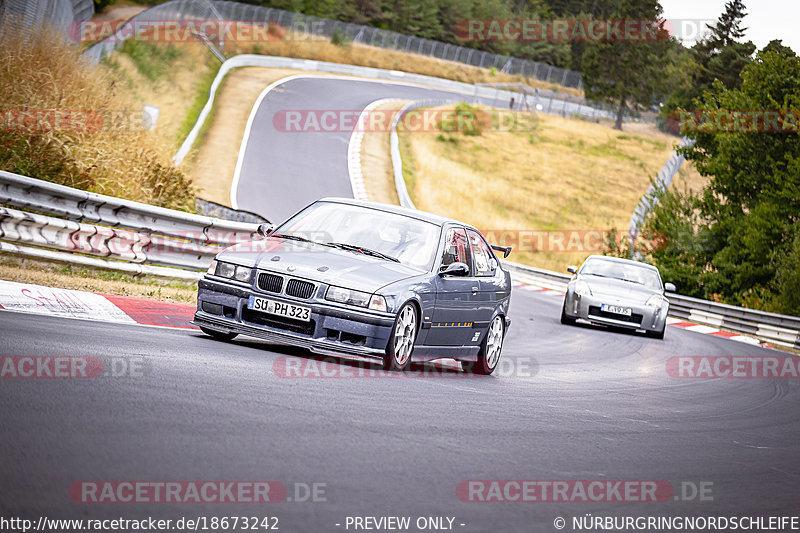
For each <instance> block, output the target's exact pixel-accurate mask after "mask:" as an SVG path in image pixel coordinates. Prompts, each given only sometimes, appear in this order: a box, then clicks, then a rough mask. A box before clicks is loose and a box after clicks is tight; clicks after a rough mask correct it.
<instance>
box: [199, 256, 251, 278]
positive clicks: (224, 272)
mask: <svg viewBox="0 0 800 533" xmlns="http://www.w3.org/2000/svg"><path fill="white" fill-rule="evenodd" d="M211 267H215V271H214V273H215V274H216V275H217V276H219V277H221V278H228V279H235V280H236V281H243V282H248V281H250V274H251V272H252V271H253V269H251V268H250V267H246V266H242V265H234V264H232V263H225V262H223V261H217V260H214V261H212V263H211ZM211 267H208V272H209V273H211Z"/></svg>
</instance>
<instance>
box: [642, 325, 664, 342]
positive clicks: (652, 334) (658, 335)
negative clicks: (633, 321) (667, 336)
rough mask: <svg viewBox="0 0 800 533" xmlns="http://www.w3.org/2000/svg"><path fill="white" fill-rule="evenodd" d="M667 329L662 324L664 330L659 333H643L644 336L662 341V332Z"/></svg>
mask: <svg viewBox="0 0 800 533" xmlns="http://www.w3.org/2000/svg"><path fill="white" fill-rule="evenodd" d="M666 329H667V325H666V324H664V329H662V330H661V331H645V335H647V336H648V337H653V338H654V339H661V340H663V339H664V331H665V330H666Z"/></svg>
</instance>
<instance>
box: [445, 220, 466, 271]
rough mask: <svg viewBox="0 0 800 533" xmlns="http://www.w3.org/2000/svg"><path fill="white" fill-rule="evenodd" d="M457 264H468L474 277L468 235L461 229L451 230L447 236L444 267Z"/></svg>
mask: <svg viewBox="0 0 800 533" xmlns="http://www.w3.org/2000/svg"><path fill="white" fill-rule="evenodd" d="M457 262H460V263H464V264H466V265H467V266H468V267H469V269H470V275H472V274H471V272H472V255H471V254H470V249H469V244H468V243H467V234H466V233H465V232H464V230H463V229H461V228H450V229H448V230H447V234H446V236H445V241H444V254H443V255H442V266H447V265H449V264H451V263H457Z"/></svg>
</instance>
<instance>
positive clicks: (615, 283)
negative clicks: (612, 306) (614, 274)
mask: <svg viewBox="0 0 800 533" xmlns="http://www.w3.org/2000/svg"><path fill="white" fill-rule="evenodd" d="M580 279H581V280H583V281H585V282H586V283H588V284H589V289H590V290H591V291H592V296H594V297H602V298H606V299H608V300H609V301H608V302H607V303H615V302H632V303H644V302H646V301H647V299H648V298H650V297H651V296H652V295H654V294H661V291H658V290H656V289H651V288H649V287H645V286H644V285H640V284H638V283H633V282H631V281H622V280H619V279H612V278H599V277H597V276H581V277H580Z"/></svg>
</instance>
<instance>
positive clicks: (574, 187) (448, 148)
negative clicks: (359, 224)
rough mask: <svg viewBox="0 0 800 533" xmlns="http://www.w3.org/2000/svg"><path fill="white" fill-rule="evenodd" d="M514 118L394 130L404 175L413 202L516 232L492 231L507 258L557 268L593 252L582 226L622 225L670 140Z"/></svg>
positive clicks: (642, 131) (691, 174)
mask: <svg viewBox="0 0 800 533" xmlns="http://www.w3.org/2000/svg"><path fill="white" fill-rule="evenodd" d="M519 126H520V128H521V130H520V131H514V132H509V131H485V132H484V133H483V134H482V135H480V136H466V135H463V134H461V133H449V134H448V133H445V134H444V135H442V136H439V135H437V133H435V132H434V133H429V132H424V133H423V132H416V133H408V132H405V133H402V134H401V151H402V154H403V159H404V163H405V164H406V166H407V167H409V168H408V170H409V171H410V179H409V176H408V175H407V180H408V181H410V186H411V187H410V188H411V191H412V192H411V194H412V198H413V200H414V202H415V204H416V206H417V207H418V208H420V209H423V210H426V211H432V212H435V213H441V214H444V215H447V216H452V217H454V218H457V219H460V220H463V221H465V222H468V223H471V224H473V225H475V226H476V227H478V228H480V229H482V230H483V231H485V232H487V233H490V234H491V236H494V237H495V238H496V239H500V237H501V234H500V232H501V231H511V232H512V233H513V232H517V233H513V236H512V234H509V235H506V236H505V238H504V239H502V240H505V241H506V242H507V243H508V244H512V245H514V246H515V248H516V252H515V253H514V254H513V255H512V256H511V259H512V260H515V261H519V262H522V263H526V264H530V265H534V266H537V267H541V268H547V269H552V270H558V271H561V270H563V269H564V268H565V265H567V264H575V263H579V262H580V261H582V260H583V259H584V258H585V257H586V256H587V255H590V254H591V253H598V252H599V251H600V250H599V249H598V245H600V246H601V244H600V242H601V241H600V240H599V239H597V238H595V237H594V235H595V233H591V232H597V235H602V233H603V232H607V231H608V230H610V229H611V228H616V229H618V230H627V227H628V222H629V220H630V216H631V213H632V212H633V209H634V207H635V206H636V204H637V203H638V202H639V200H640V198H641V196H642V194H643V193H644V192H645V191H646V189H647V187H648V185H649V183H650V179H651V178H652V177H654V176H655V175H656V173H657V172H658V170H659V169H660V168H661V167H662V166H663V165H664V163H665V162H666V161H667V159H668V158H669V157H670V156H671V154H672V152H673V149H674V146H675V145H676V144H677V140H676V139H675V137H672V136H669V135H666V134H663V133H660V132H658V131H657V130H655V128H645V127H637V128H628V129H629V130H634V131H626V132H619V131H616V130H613V129H611V128H610V127H608V126H607V125H604V124H593V123H589V122H583V121H579V120H573V119H563V118H559V117H552V116H543V115H539V116H537V117H536V118H531V116H530V115H528V116H527V118H524V119H521V122H520V125H519ZM683 172H684V174H683V176H682V178H681V181H685V182H689V183H692V184H693V186H698V185H699V184H700V183H702V179H701V178H699V176H698V175H697V172H696V171H694V170H693V169H691V170H689V169H688V167H685V168H684V171H683ZM520 232H521V233H520ZM575 232H577V233H575ZM571 239H572V240H571Z"/></svg>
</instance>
